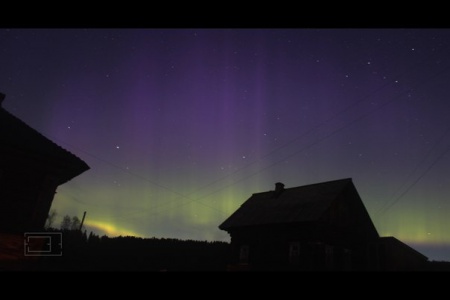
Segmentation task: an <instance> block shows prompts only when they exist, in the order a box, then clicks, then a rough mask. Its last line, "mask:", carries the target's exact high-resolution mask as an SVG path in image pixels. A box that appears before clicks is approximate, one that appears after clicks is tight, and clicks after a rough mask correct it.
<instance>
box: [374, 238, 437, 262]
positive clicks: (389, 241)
mask: <svg viewBox="0 0 450 300" xmlns="http://www.w3.org/2000/svg"><path fill="white" fill-rule="evenodd" d="M378 258H379V263H380V265H379V269H380V270H384V271H423V270H427V269H428V265H427V264H428V263H429V262H428V258H427V257H426V256H425V255H423V254H422V253H420V252H418V251H416V250H414V249H413V248H411V247H410V246H408V245H406V244H405V243H403V242H401V241H399V240H398V239H396V238H395V237H393V236H386V237H381V238H380V239H379V242H378Z"/></svg>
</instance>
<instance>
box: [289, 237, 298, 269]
mask: <svg viewBox="0 0 450 300" xmlns="http://www.w3.org/2000/svg"><path fill="white" fill-rule="evenodd" d="M299 258H300V243H299V242H291V243H289V263H291V264H298V262H299Z"/></svg>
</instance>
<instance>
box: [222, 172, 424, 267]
mask: <svg viewBox="0 0 450 300" xmlns="http://www.w3.org/2000/svg"><path fill="white" fill-rule="evenodd" d="M219 228H220V229H222V230H225V231H227V232H228V233H229V234H230V236H231V264H230V270H245V269H247V270H379V269H380V268H381V266H383V267H385V265H382V264H381V263H380V260H379V259H380V255H379V254H380V253H379V242H380V237H379V235H378V233H377V230H376V229H375V226H374V224H373V223H372V220H371V218H370V216H369V214H368V212H367V210H366V208H365V206H364V204H363V202H362V200H361V198H360V196H359V194H358V192H357V190H356V188H355V186H354V185H353V182H352V180H351V179H342V180H335V181H329V182H323V183H317V184H311V185H305V186H300V187H294V188H288V189H285V188H284V185H283V184H282V183H277V184H276V187H275V190H274V191H268V192H263V193H256V194H253V195H252V196H251V197H250V198H249V199H248V200H247V201H246V202H244V203H243V204H242V205H241V207H240V208H239V209H238V210H236V211H235V212H234V213H233V214H232V215H231V216H230V217H229V218H228V219H226V220H225V221H224V222H223V223H222V224H221V225H220V226H219ZM411 250H413V249H411ZM414 252H415V251H414ZM416 258H417V256H416Z"/></svg>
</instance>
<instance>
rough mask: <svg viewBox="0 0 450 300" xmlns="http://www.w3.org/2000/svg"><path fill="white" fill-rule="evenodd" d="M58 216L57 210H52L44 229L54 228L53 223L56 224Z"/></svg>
mask: <svg viewBox="0 0 450 300" xmlns="http://www.w3.org/2000/svg"><path fill="white" fill-rule="evenodd" d="M56 215H57V213H56V210H54V209H52V210H51V211H50V213H49V214H48V216H47V220H46V221H45V226H44V227H45V228H46V229H48V228H52V226H53V223H54V222H55V218H56Z"/></svg>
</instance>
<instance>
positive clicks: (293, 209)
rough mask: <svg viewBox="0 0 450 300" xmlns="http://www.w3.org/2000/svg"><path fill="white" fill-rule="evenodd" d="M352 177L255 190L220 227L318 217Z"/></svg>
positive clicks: (224, 228)
mask: <svg viewBox="0 0 450 300" xmlns="http://www.w3.org/2000/svg"><path fill="white" fill-rule="evenodd" d="M349 185H353V182H352V180H351V178H346V179H340V180H334V181H328V182H322V183H316V184H310V185H304V186H299V187H294V188H287V189H283V190H282V192H277V191H268V192H263V193H255V194H253V195H252V196H251V197H250V198H249V199H248V200H247V201H246V202H244V203H243V204H242V205H241V207H240V208H239V209H238V210H236V211H235V212H234V213H233V214H232V215H231V216H230V217H229V218H228V219H226V220H225V221H224V222H223V223H222V224H221V225H220V226H219V228H220V229H222V230H227V229H230V228H235V227H242V226H253V225H263V224H282V223H297V222H308V221H316V220H318V219H319V218H320V217H321V216H322V215H323V213H324V212H325V211H326V210H327V208H329V207H330V205H331V203H332V202H333V200H335V199H336V197H337V196H339V194H340V193H341V192H342V191H343V190H344V189H345V188H347V187H348V186H349Z"/></svg>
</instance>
